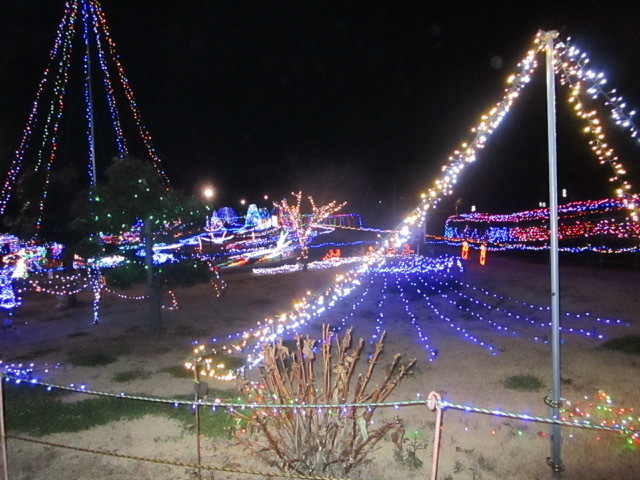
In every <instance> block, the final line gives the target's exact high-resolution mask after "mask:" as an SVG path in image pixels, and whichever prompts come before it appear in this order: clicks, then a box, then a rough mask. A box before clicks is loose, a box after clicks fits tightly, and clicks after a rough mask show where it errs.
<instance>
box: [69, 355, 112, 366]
mask: <svg viewBox="0 0 640 480" xmlns="http://www.w3.org/2000/svg"><path fill="white" fill-rule="evenodd" d="M117 359H118V358H117V357H115V356H114V355H110V354H108V353H86V354H82V355H74V356H73V357H70V358H69V360H67V362H68V363H70V364H71V365H73V366H74V367H99V366H102V365H109V364H110V363H114V362H115V361H116V360H117Z"/></svg>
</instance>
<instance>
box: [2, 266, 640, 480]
mask: <svg viewBox="0 0 640 480" xmlns="http://www.w3.org/2000/svg"><path fill="white" fill-rule="evenodd" d="M345 268H348V267H341V270H344V269H345ZM338 273H339V271H337V270H336V269H327V270H318V271H312V272H296V273H287V274H280V275H253V274H251V273H250V272H243V273H225V272H223V279H224V280H225V281H226V282H227V283H228V288H227V289H226V291H225V294H224V295H223V296H222V297H219V298H218V297H216V295H215V291H214V289H213V287H212V286H211V285H199V286H196V287H192V288H189V289H182V290H178V291H176V292H175V293H176V298H177V300H178V302H179V305H180V308H179V309H178V310H174V311H164V314H163V315H164V316H163V321H164V327H165V335H164V336H162V337H154V336H151V335H149V333H148V331H149V329H148V326H147V324H146V320H145V313H146V310H145V309H146V307H145V304H144V302H141V301H136V300H132V299H123V298H120V297H118V296H116V295H114V294H111V293H105V295H104V296H103V298H102V301H101V307H100V322H99V323H98V324H96V325H94V324H92V297H91V296H90V294H89V293H81V294H80V296H79V299H80V305H79V306H78V307H75V308H70V309H65V310H56V309H55V302H56V300H55V298H54V297H53V296H51V295H48V294H41V293H35V292H33V291H25V292H23V294H22V296H23V305H22V306H21V307H20V309H19V310H18V312H17V314H16V316H15V320H16V328H15V329H13V330H10V331H3V332H2V333H1V334H0V352H1V353H0V358H1V359H2V360H3V361H4V362H5V363H6V362H10V363H16V362H34V364H35V365H36V367H35V368H36V369H37V370H43V369H44V368H45V366H46V367H53V368H51V370H50V372H49V373H44V372H39V373H38V377H39V378H41V379H42V380H44V381H47V382H51V383H55V384H59V385H69V384H74V385H79V384H85V385H86V386H87V388H90V389H93V390H97V391H106V392H114V393H118V392H126V393H138V394H144V395H148V396H162V397H173V396H176V395H185V394H190V393H191V392H192V389H193V384H192V381H190V380H188V379H180V378H176V377H173V376H171V375H169V374H168V373H166V372H164V369H165V368H166V367H172V366H177V365H181V364H182V363H183V362H184V361H185V359H186V358H187V357H188V356H189V354H190V351H191V348H192V345H193V343H194V342H201V343H204V344H209V343H211V339H212V338H214V337H215V338H217V339H220V340H218V341H219V342H224V341H225V340H224V339H225V338H228V336H233V335H234V334H236V333H238V332H243V331H246V330H249V329H252V328H255V326H256V324H257V322H259V321H262V320H264V319H265V318H273V317H274V316H275V315H279V314H281V313H284V312H287V311H290V310H291V308H292V305H293V302H294V301H295V300H296V299H299V298H300V297H301V296H302V295H304V293H305V292H306V291H315V290H318V289H321V288H323V287H325V286H327V285H330V284H331V283H332V282H333V279H334V278H335V276H336V275H337V274H338ZM560 280H561V309H562V322H563V328H566V329H567V330H565V331H564V332H563V335H562V344H561V352H562V354H561V372H562V397H563V398H565V399H567V400H570V401H574V402H575V401H582V400H584V399H585V398H586V399H591V398H594V397H595V395H596V394H597V392H598V391H600V390H604V391H606V392H607V393H608V394H610V395H611V396H612V398H613V399H614V401H615V403H616V405H619V406H625V407H628V408H633V407H638V405H637V404H638V398H640V382H639V381H638V363H639V362H640V358H638V357H636V356H632V355H627V354H623V353H618V352H615V351H610V350H605V349H603V348H602V346H601V344H602V340H599V339H597V338H595V337H594V335H591V336H586V335H581V334H575V333H571V332H570V330H569V329H570V328H573V329H574V331H575V330H577V329H581V330H582V331H583V332H586V331H595V334H596V335H597V334H601V335H604V336H606V338H612V337H617V336H623V335H640V322H639V319H638V312H640V296H638V295H637V291H638V287H639V286H640V271H638V270H637V269H636V270H634V269H599V268H596V267H580V266H566V265H563V266H562V267H561V275H560ZM457 281H458V282H459V284H458V287H457V288H455V289H453V290H444V291H443V292H440V293H435V292H434V291H429V292H428V294H425V291H427V290H428V287H427V285H428V278H427V277H426V275H422V276H409V277H408V276H406V275H404V274H401V273H400V274H399V273H391V272H387V273H379V274H377V275H370V276H369V275H368V276H365V277H364V278H363V281H362V286H361V288H359V289H356V290H355V291H354V292H352V293H351V294H350V295H349V296H348V297H346V298H344V299H342V300H341V301H339V302H338V303H337V304H336V306H335V307H334V308H332V309H330V310H328V312H327V313H325V314H324V315H323V316H321V317H319V318H317V319H315V320H314V321H313V322H312V323H310V324H307V325H305V326H303V327H302V328H301V330H300V332H301V333H303V334H308V335H310V336H311V337H312V338H319V335H320V331H321V324H322V323H328V324H331V325H338V326H347V325H353V326H354V327H355V335H356V336H357V337H363V338H365V339H369V338H371V337H372V336H373V335H378V334H379V333H380V331H381V330H385V331H386V332H387V341H386V343H385V358H386V359H388V361H390V359H391V358H392V355H393V354H395V353H399V354H401V355H402V357H403V359H409V358H414V357H415V358H417V365H416V368H415V373H414V375H412V376H411V377H409V378H407V379H406V380H405V381H403V382H402V383H401V384H400V385H399V387H398V388H397V389H396V390H395V391H394V392H393V394H392V399H393V400H394V401H401V400H413V399H416V398H426V397H427V396H428V394H429V392H431V391H436V392H438V393H439V394H440V395H441V396H442V398H443V399H444V400H446V401H448V402H451V403H454V404H465V405H471V406H474V407H483V408H487V409H494V410H501V411H506V412H514V413H526V414H530V415H534V416H541V417H546V416H548V414H549V408H548V407H547V406H546V405H545V404H544V402H543V397H544V396H545V395H548V394H549V393H550V388H551V378H552V377H551V375H552V367H551V348H550V345H549V343H548V340H549V338H550V335H551V332H550V328H546V327H544V326H543V324H544V323H545V322H546V323H548V321H549V312H548V310H546V308H545V307H546V306H548V305H549V268H548V266H546V265H545V264H543V263H535V262H531V261H525V260H519V259H517V258H511V257H499V256H497V255H496V256H491V257H490V258H489V262H488V264H487V265H486V266H484V267H481V266H479V265H477V264H476V263H473V262H469V263H468V264H467V265H466V268H465V270H464V272H463V273H460V274H459V275H458V276H457ZM420 282H422V283H420ZM421 285H422V286H421ZM126 293H127V295H128V296H134V295H140V294H142V292H141V291H128V292H126ZM532 305H535V306H538V307H537V308H536V307H533V306H532ZM606 319H613V320H616V319H619V320H621V321H624V322H625V324H624V325H623V324H622V322H609V323H607V322H606ZM626 322H631V324H630V325H628V324H626ZM489 346H490V348H489ZM89 352H104V353H111V354H114V355H116V356H117V358H118V360H117V361H116V362H115V363H113V364H110V365H107V366H105V367H99V368H89V367H74V366H72V365H71V364H70V363H69V358H70V357H72V356H73V355H77V354H82V353H89ZM431 355H435V360H433V361H429V358H430V356H431ZM132 370H137V371H144V372H147V373H148V374H149V376H148V378H146V379H142V380H135V381H134V382H129V383H118V382H115V381H114V375H116V374H117V373H119V372H127V371H132ZM249 375H251V374H249ZM513 375H534V376H537V377H539V378H540V379H541V380H542V382H543V387H542V388H541V389H540V390H539V391H536V392H526V391H524V392H523V391H517V390H512V389H507V388H505V386H504V381H505V379H507V378H508V377H510V376H513ZM211 384H212V386H215V387H218V388H229V387H230V386H231V385H229V384H228V383H225V382H215V381H211ZM376 415H379V417H374V419H376V420H375V421H381V420H383V419H388V418H391V417H393V416H396V415H399V416H400V417H402V419H403V423H404V425H405V428H406V430H407V432H418V434H417V435H419V439H420V445H419V447H424V448H418V449H417V450H416V452H415V453H416V455H417V456H418V457H419V458H420V459H421V460H422V461H423V462H424V465H423V466H422V468H420V469H415V468H412V467H410V466H407V465H402V464H400V463H399V462H398V461H396V460H395V459H394V455H393V453H394V448H393V444H392V442H391V441H390V440H383V441H382V442H381V443H380V448H379V449H378V450H377V451H376V452H375V455H374V456H373V458H372V462H371V464H370V465H368V466H367V467H366V468H364V469H363V470H361V471H358V472H354V473H353V474H352V475H350V478H369V479H400V478H402V479H413V478H416V479H417V478H425V476H427V475H430V470H431V462H432V451H433V437H434V427H435V419H436V416H435V413H433V412H431V411H429V410H428V409H427V408H426V406H412V407H402V408H400V409H399V410H396V409H383V410H378V412H377V413H376ZM443 419H444V424H443V427H442V430H441V441H440V459H439V475H438V478H440V479H451V480H453V479H455V480H458V479H461V480H462V479H478V480H479V479H551V478H568V479H574V478H575V479H584V480H598V479H611V478H640V453H639V452H638V451H637V450H629V449H626V448H624V438H623V437H622V436H620V435H616V434H610V433H598V432H593V431H584V430H578V429H575V428H563V429H562V461H563V464H564V467H565V470H564V472H563V473H562V474H560V475H556V474H554V473H553V472H552V470H551V468H550V467H549V466H548V465H547V464H546V458H547V457H548V456H549V454H550V453H549V452H550V439H549V431H550V429H549V427H548V426H547V425H544V424H539V423H535V422H524V421H520V420H514V419H510V418H504V417H499V416H494V415H490V414H477V413H470V412H463V411H460V410H457V409H453V408H451V409H446V410H445V411H444V413H443ZM636 424H637V423H636ZM8 433H9V434H11V432H8ZM41 440H45V441H48V442H54V443H62V444H67V445H75V446H81V447H84V448H90V449H97V450H106V451H112V452H119V453H126V454H128V455H135V456H141V457H151V458H159V459H165V460H170V461H180V462H185V463H193V462H195V459H196V448H195V445H196V439H195V435H194V434H193V432H191V431H189V430H188V429H185V428H184V427H183V426H182V425H180V424H178V423H177V422H175V421H173V420H170V419H168V418H166V417H161V416H149V417H145V418H142V419H138V420H135V421H128V422H127V421H120V422H113V423H111V424H108V425H104V426H101V427H97V428H93V429H91V430H89V431H85V432H81V433H77V434H55V435H50V436H47V437H44V438H42V439H41ZM8 447H9V478H11V479H12V480H26V479H30V480H40V479H45V478H46V479H49V478H64V479H116V478H117V479H121V478H138V479H152V478H153V479H163V478H172V479H187V478H195V474H194V470H193V469H191V468H186V467H176V466H170V465H154V464H150V463H146V462H137V461H132V460H123V459H117V458H114V457H104V456H96V455H93V454H89V453H83V452H73V451H67V450H62V449H58V448H54V447H49V446H45V447H43V446H39V445H36V444H31V443H26V442H24V441H20V440H15V439H9V441H8ZM201 455H202V462H203V464H205V465H211V466H215V467H222V468H225V469H231V470H233V469H240V470H251V471H254V470H255V471H260V472H269V471H273V470H272V469H271V468H270V467H268V466H265V465H263V464H262V463H261V462H260V461H259V460H258V459H257V458H255V457H254V456H252V455H248V454H247V452H245V451H243V449H242V448H241V447H239V446H238V445H237V444H236V443H235V442H234V441H233V440H232V439H227V438H224V439H220V440H218V441H215V442H212V441H210V440H207V439H203V441H202V451H201ZM202 475H203V478H205V479H209V478H216V479H227V478H228V479H244V478H262V476H261V475H249V474H244V473H243V474H237V473H228V472H221V471H211V472H209V471H205V472H203V474H202Z"/></svg>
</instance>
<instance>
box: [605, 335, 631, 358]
mask: <svg viewBox="0 0 640 480" xmlns="http://www.w3.org/2000/svg"><path fill="white" fill-rule="evenodd" d="M602 346H603V347H604V348H606V349H607V350H616V351H618V352H623V353H630V354H633V355H640V336H638V335H625V336H624V337H616V338H611V339H609V340H607V341H606V342H604V343H603V344H602Z"/></svg>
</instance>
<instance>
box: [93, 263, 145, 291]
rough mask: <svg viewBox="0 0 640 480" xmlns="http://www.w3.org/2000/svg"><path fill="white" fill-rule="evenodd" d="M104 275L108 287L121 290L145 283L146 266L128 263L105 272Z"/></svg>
mask: <svg viewBox="0 0 640 480" xmlns="http://www.w3.org/2000/svg"><path fill="white" fill-rule="evenodd" d="M103 275H104V278H105V280H106V281H107V285H108V286H110V287H113V288H118V289H121V290H127V289H129V288H131V287H132V286H134V285H138V284H141V283H144V282H145V279H146V273H145V269H144V265H142V264H141V263H137V262H128V263H125V264H124V265H121V266H119V267H116V268H111V269H109V270H104V271H103Z"/></svg>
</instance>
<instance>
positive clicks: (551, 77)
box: [544, 31, 564, 473]
mask: <svg viewBox="0 0 640 480" xmlns="http://www.w3.org/2000/svg"><path fill="white" fill-rule="evenodd" d="M557 37H558V32H556V31H550V32H545V34H544V41H545V52H546V80H547V132H548V137H549V138H548V142H549V251H550V264H551V357H552V361H551V363H552V366H553V379H552V383H553V385H552V393H551V398H549V397H545V403H546V404H547V405H549V406H550V407H551V418H553V419H559V418H560V412H559V410H560V281H559V261H558V178H557V158H556V103H555V101H556V98H555V95H556V92H555V72H554V70H553V60H554V48H553V40H554V39H555V38H557ZM560 442H561V438H560V425H558V424H552V425H551V456H550V457H548V458H547V463H548V464H549V466H550V467H551V468H552V469H553V471H554V472H556V473H559V472H561V471H562V470H563V468H564V467H563V465H562V460H561V458H560Z"/></svg>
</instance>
